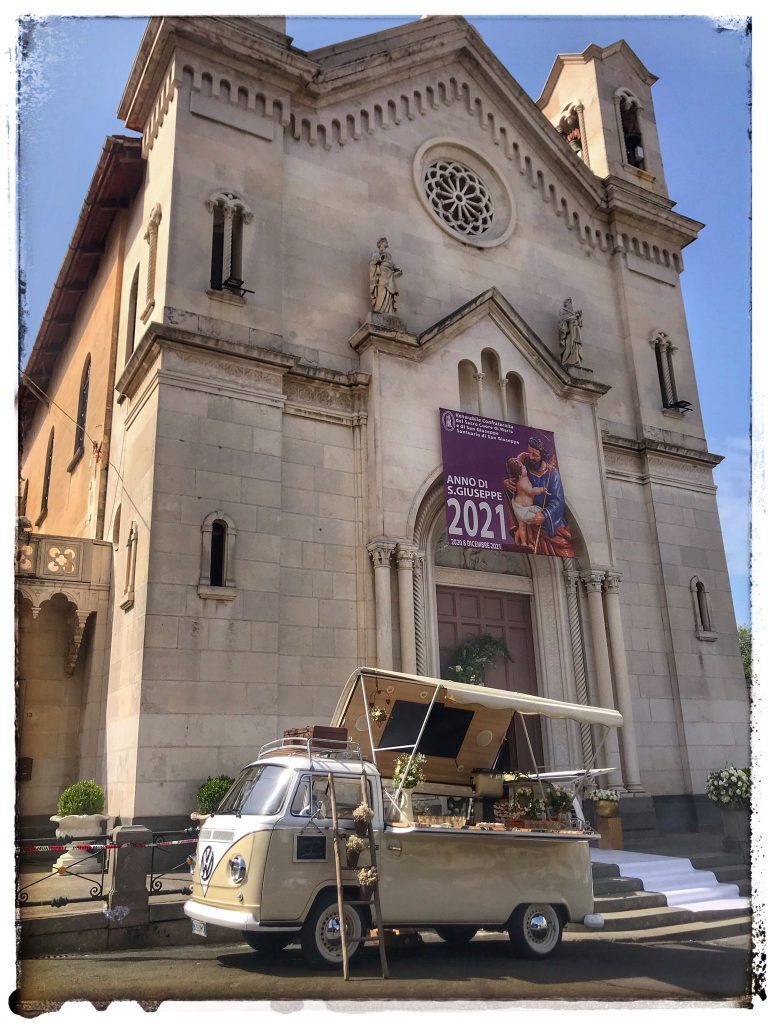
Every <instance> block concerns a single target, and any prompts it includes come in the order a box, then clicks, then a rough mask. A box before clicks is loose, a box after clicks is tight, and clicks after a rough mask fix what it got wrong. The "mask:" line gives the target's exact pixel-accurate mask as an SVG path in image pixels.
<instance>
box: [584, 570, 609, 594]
mask: <svg viewBox="0 0 768 1024" xmlns="http://www.w3.org/2000/svg"><path fill="white" fill-rule="evenodd" d="M579 579H580V580H581V582H582V583H583V584H584V589H585V590H586V592H587V593H588V594H599V593H601V591H602V589H603V580H604V579H605V573H604V572H602V570H600V569H586V570H585V571H584V572H581V573H579Z"/></svg>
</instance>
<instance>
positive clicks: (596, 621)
mask: <svg viewBox="0 0 768 1024" xmlns="http://www.w3.org/2000/svg"><path fill="white" fill-rule="evenodd" d="M579 577H580V579H581V582H582V585H583V586H584V590H585V591H586V594H587V604H588V607H589V628H590V634H591V636H592V649H593V653H594V658H595V673H596V675H597V695H598V699H599V701H600V706H601V707H604V708H615V707H616V704H615V702H614V697H613V685H612V683H611V661H610V657H609V654H608V637H607V634H606V631H605V616H604V614H603V580H604V578H605V573H604V572H602V571H600V570H595V569H587V570H585V571H583V572H581V573H580V574H579ZM600 762H601V765H602V767H604V768H608V767H611V768H615V769H616V771H615V772H614V773H612V775H611V776H609V779H611V780H613V779H614V778H615V777H616V776H620V774H621V767H620V766H621V761H620V758H619V744H618V739H617V736H616V732H615V731H614V730H613V729H609V730H608V736H607V738H606V740H605V743H604V744H603V747H602V755H601V757H600Z"/></svg>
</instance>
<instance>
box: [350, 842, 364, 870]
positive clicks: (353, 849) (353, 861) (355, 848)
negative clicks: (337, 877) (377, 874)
mask: <svg viewBox="0 0 768 1024" xmlns="http://www.w3.org/2000/svg"><path fill="white" fill-rule="evenodd" d="M345 848H346V851H347V867H350V868H356V867H357V862H358V860H359V859H360V854H361V853H362V852H363V850H364V849H365V848H366V842H365V840H364V839H362V838H361V837H360V836H358V835H354V836H348V837H347V842H346V844H345Z"/></svg>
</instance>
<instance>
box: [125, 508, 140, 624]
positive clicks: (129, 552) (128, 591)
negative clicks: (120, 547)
mask: <svg viewBox="0 0 768 1024" xmlns="http://www.w3.org/2000/svg"><path fill="white" fill-rule="evenodd" d="M138 542H139V528H138V526H137V525H136V523H135V522H133V523H131V528H130V530H129V531H128V540H127V541H126V544H125V586H124V589H123V599H122V601H121V602H120V607H121V608H122V609H123V611H126V612H127V611H128V609H129V608H132V607H133V603H134V597H135V584H136V549H137V546H138Z"/></svg>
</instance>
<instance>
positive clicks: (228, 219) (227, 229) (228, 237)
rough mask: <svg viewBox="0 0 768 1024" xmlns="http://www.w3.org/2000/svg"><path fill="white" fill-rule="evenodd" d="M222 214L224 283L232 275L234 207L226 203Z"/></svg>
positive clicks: (222, 268) (222, 273)
mask: <svg viewBox="0 0 768 1024" xmlns="http://www.w3.org/2000/svg"><path fill="white" fill-rule="evenodd" d="M222 213H223V214H224V244H223V253H222V263H221V283H222V284H224V282H225V281H228V280H229V279H230V277H231V276H232V226H233V221H234V217H235V210H234V207H232V206H229V205H226V206H224V207H223V208H222Z"/></svg>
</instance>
